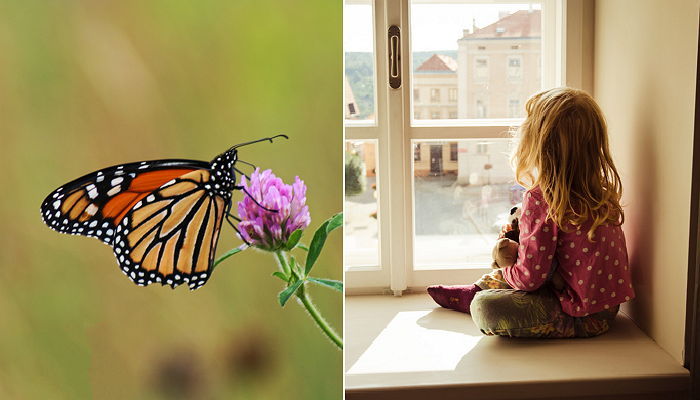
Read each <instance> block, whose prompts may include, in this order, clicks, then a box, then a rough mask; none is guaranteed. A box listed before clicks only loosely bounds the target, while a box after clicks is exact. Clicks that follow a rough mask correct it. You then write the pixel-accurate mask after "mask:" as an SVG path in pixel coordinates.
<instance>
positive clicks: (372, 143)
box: [343, 140, 379, 268]
mask: <svg viewBox="0 0 700 400" xmlns="http://www.w3.org/2000/svg"><path fill="white" fill-rule="evenodd" d="M378 193H379V192H378V191H377V141H376V140H364V141H360V140H347V141H346V142H345V214H344V217H345V226H344V233H345V238H344V242H343V249H344V258H345V262H344V264H345V267H346V268H347V267H359V266H378V265H379V223H378V222H377V221H378V210H379V207H378V204H379V203H378V201H377V197H378Z"/></svg>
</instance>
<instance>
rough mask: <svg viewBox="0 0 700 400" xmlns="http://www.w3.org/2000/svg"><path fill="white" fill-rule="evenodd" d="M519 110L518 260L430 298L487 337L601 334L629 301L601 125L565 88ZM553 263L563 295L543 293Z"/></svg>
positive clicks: (582, 99)
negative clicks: (465, 316) (522, 115)
mask: <svg viewBox="0 0 700 400" xmlns="http://www.w3.org/2000/svg"><path fill="white" fill-rule="evenodd" d="M525 108H526V111H527V118H526V119H525V122H524V123H523V125H522V126H521V127H520V132H519V134H520V143H519V145H518V148H517V150H516V152H515V154H514V156H513V164H514V166H515V176H516V180H517V181H518V183H520V184H521V185H523V186H525V187H526V188H529V190H528V191H527V192H526V193H525V196H524V198H523V215H522V217H521V220H520V225H519V226H520V246H519V248H518V261H517V262H516V263H515V265H513V266H512V267H506V268H502V269H500V270H496V271H494V272H493V273H491V274H487V275H485V276H484V278H482V279H481V280H480V281H479V282H477V283H476V284H475V285H468V286H452V287H449V286H433V287H430V288H429V293H430V294H431V296H433V298H434V299H435V300H436V301H437V302H438V304H440V305H442V306H443V307H447V308H453V309H457V310H459V311H463V312H470V311H471V314H472V319H473V320H474V322H475V323H476V325H477V326H478V327H479V328H480V329H481V331H482V332H484V333H485V334H487V335H505V336H514V337H590V336H596V335H600V334H601V333H604V332H606V331H607V330H608V329H609V326H610V323H611V322H612V320H613V319H614V318H615V314H617V311H618V309H619V304H621V303H624V302H625V301H629V300H630V299H632V298H634V290H633V288H632V277H631V271H630V266H629V263H628V258H627V248H626V244H625V235H624V233H623V232H622V229H621V225H622V223H623V222H624V213H623V211H622V208H621V207H620V195H621V193H622V187H621V184H620V176H619V175H618V173H617V170H616V169H615V165H614V164H613V161H612V158H611V157H610V151H609V149H608V136H607V128H606V125H605V120H604V118H603V114H602V112H601V110H600V108H599V107H598V105H597V104H596V103H595V101H594V100H593V98H592V97H591V96H590V95H588V94H587V93H586V92H584V91H581V90H576V89H570V88H556V89H552V90H548V91H545V92H541V93H538V94H536V95H534V96H533V97H532V98H530V99H529V100H528V102H527V104H526V106H525ZM555 262H556V264H557V265H558V267H557V269H556V271H555V273H558V274H559V275H560V276H561V277H562V278H563V281H564V282H565V284H564V288H563V289H562V290H556V289H555V288H553V287H552V286H551V285H549V284H547V283H548V282H547V278H548V276H549V274H550V271H551V269H552V264H553V263H555ZM482 289H484V290H482Z"/></svg>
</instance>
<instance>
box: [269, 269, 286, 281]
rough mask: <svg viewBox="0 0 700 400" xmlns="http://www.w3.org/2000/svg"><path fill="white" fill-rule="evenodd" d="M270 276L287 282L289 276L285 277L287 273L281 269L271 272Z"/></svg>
mask: <svg viewBox="0 0 700 400" xmlns="http://www.w3.org/2000/svg"><path fill="white" fill-rule="evenodd" d="M272 276H276V277H278V278H280V279H282V280H283V281H285V282H289V278H287V275H285V274H284V272H282V271H275V272H273V273H272Z"/></svg>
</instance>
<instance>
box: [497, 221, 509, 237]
mask: <svg viewBox="0 0 700 400" xmlns="http://www.w3.org/2000/svg"><path fill="white" fill-rule="evenodd" d="M512 230H513V227H512V226H511V225H510V224H505V225H503V226H502V227H501V232H500V233H499V234H498V238H499V239H503V238H504V237H506V233H508V232H510V231H512Z"/></svg>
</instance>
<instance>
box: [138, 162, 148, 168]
mask: <svg viewBox="0 0 700 400" xmlns="http://www.w3.org/2000/svg"><path fill="white" fill-rule="evenodd" d="M146 168H148V164H146V163H143V164H142V165H141V166H139V169H146Z"/></svg>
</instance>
